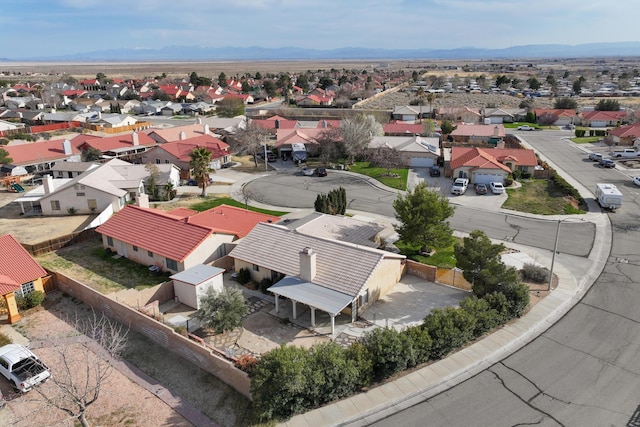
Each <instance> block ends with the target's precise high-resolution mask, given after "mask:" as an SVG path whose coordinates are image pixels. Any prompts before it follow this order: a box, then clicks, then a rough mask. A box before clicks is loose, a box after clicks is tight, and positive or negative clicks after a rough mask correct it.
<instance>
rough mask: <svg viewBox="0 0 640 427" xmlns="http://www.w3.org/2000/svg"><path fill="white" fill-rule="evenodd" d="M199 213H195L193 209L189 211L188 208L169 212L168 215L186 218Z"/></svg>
mask: <svg viewBox="0 0 640 427" xmlns="http://www.w3.org/2000/svg"><path fill="white" fill-rule="evenodd" d="M197 213H198V211H194V210H193V209H188V208H175V209H171V210H170V211H167V215H172V216H175V217H177V218H186V217H189V216H191V215H195V214H197Z"/></svg>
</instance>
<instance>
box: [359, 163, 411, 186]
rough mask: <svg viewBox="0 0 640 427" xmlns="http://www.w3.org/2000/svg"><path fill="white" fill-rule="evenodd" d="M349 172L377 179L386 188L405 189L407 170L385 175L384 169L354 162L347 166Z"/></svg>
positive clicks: (394, 170) (403, 169) (400, 169)
mask: <svg viewBox="0 0 640 427" xmlns="http://www.w3.org/2000/svg"><path fill="white" fill-rule="evenodd" d="M349 170H350V171H351V172H355V173H359V174H362V175H366V176H368V177H371V178H374V179H377V180H378V181H380V182H381V183H383V184H384V185H386V186H387V187H391V188H397V189H399V190H405V189H406V188H407V178H408V176H409V169H408V168H399V169H391V170H389V173H388V174H387V169H386V168H380V167H373V166H371V164H370V162H356V163H355V164H353V165H351V166H349Z"/></svg>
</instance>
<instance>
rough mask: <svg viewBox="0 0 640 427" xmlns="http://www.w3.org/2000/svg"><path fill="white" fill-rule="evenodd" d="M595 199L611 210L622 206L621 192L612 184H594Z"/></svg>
mask: <svg viewBox="0 0 640 427" xmlns="http://www.w3.org/2000/svg"><path fill="white" fill-rule="evenodd" d="M596 201H597V202H598V204H599V205H600V206H601V207H603V208H605V209H610V210H612V211H614V210H616V209H618V208H619V207H621V206H622V193H621V192H620V190H618V187H616V186H615V185H614V184H596Z"/></svg>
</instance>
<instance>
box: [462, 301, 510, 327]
mask: <svg viewBox="0 0 640 427" xmlns="http://www.w3.org/2000/svg"><path fill="white" fill-rule="evenodd" d="M460 308H462V309H463V310H465V311H466V312H467V313H469V314H470V315H471V316H473V317H474V318H475V319H476V324H475V327H474V329H473V336H474V337H479V336H481V335H483V334H485V333H486V332H488V331H490V330H492V329H493V328H495V327H496V326H498V325H500V324H501V323H502V319H503V317H502V316H501V314H500V313H499V312H498V311H497V310H496V309H495V308H492V307H491V305H490V304H489V301H487V300H486V299H484V298H478V297H475V296H472V297H468V298H465V299H463V300H462V301H460Z"/></svg>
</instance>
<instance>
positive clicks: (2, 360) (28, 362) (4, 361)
mask: <svg viewBox="0 0 640 427" xmlns="http://www.w3.org/2000/svg"><path fill="white" fill-rule="evenodd" d="M0 373H2V375H3V376H4V377H5V378H6V379H7V380H9V382H10V383H11V386H13V388H15V389H16V390H19V391H21V392H23V393H25V392H27V391H29V390H31V388H32V387H34V386H37V385H39V384H41V383H43V382H44V381H46V380H48V379H49V377H50V376H51V372H50V371H49V368H48V367H47V365H45V364H44V363H42V361H41V360H40V359H38V356H36V355H35V354H34V353H33V352H32V351H31V350H29V349H28V348H27V347H25V346H22V345H19V344H7V345H4V346H2V347H0Z"/></svg>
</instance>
